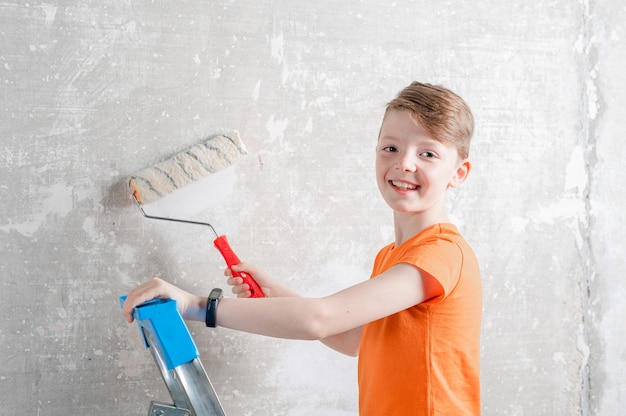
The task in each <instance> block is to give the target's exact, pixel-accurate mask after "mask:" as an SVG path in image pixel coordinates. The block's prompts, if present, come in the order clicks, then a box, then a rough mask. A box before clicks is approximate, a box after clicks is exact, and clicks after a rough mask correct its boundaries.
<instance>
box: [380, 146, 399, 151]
mask: <svg viewBox="0 0 626 416" xmlns="http://www.w3.org/2000/svg"><path fill="white" fill-rule="evenodd" d="M382 150H383V151H385V152H390V153H393V152H397V151H398V148H397V147H395V146H391V145H389V146H383V147H382Z"/></svg>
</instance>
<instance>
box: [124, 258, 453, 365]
mask: <svg viewBox="0 0 626 416" xmlns="http://www.w3.org/2000/svg"><path fill="white" fill-rule="evenodd" d="M442 293H443V289H442V287H441V285H439V283H438V282H437V281H436V280H435V279H434V278H432V277H430V276H428V275H425V274H422V273H421V272H420V271H419V269H417V268H416V267H414V266H411V265H408V264H398V265H396V266H394V267H392V268H391V269H389V270H387V271H386V272H384V273H382V274H380V275H378V276H376V277H374V278H372V279H369V280H367V281H364V282H362V283H359V284H357V285H354V286H351V287H349V288H347V289H344V290H342V291H340V292H337V293H335V294H333V295H330V296H327V297H324V298H302V297H272V298H255V299H238V298H224V299H222V300H221V301H220V303H219V307H218V308H217V324H218V325H219V326H223V327H227V328H231V329H236V330H239V331H245V332H250V333H255V334H260V335H266V336H272V337H278V338H292V339H303V340H324V339H327V340H328V342H329V344H332V345H334V346H335V347H338V346H339V345H340V344H342V343H343V342H345V344H344V346H349V347H351V348H352V350H351V351H352V352H353V353H354V348H356V347H355V345H356V344H355V340H356V338H357V336H356V335H357V334H360V329H359V328H360V327H361V326H362V325H364V324H366V323H368V322H372V321H375V320H377V319H380V318H383V317H385V316H388V315H391V314H394V313H396V312H399V311H401V310H404V309H407V308H410V307H411V306H414V305H416V304H418V303H421V302H423V301H425V300H428V299H431V298H433V297H435V296H438V295H440V294H442ZM155 297H161V298H164V297H168V298H174V299H176V300H178V308H179V310H180V311H181V313H182V315H183V317H185V318H186V319H194V320H200V321H202V320H204V316H205V308H206V297H204V296H195V295H192V294H190V293H187V292H185V291H182V290H181V289H179V288H177V287H175V286H173V285H171V284H169V283H167V282H164V281H162V280H160V279H151V280H149V281H147V282H146V283H144V284H142V285H141V286H139V287H137V288H135V289H133V290H132V291H131V292H130V293H129V294H128V297H127V299H126V301H125V302H124V307H123V313H124V315H125V316H126V319H127V320H128V321H129V322H131V321H132V316H131V313H132V310H133V308H134V307H135V306H137V305H138V304H140V303H141V302H144V301H146V300H149V299H152V298H155ZM340 341H341V342H340ZM342 351H349V349H345V350H344V349H342Z"/></svg>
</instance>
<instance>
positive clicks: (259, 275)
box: [224, 262, 297, 298]
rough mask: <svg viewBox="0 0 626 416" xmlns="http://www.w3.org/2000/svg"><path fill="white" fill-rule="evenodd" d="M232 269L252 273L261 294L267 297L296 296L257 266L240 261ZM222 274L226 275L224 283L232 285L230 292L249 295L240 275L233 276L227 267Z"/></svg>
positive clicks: (243, 295) (247, 296)
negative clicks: (226, 278)
mask: <svg viewBox="0 0 626 416" xmlns="http://www.w3.org/2000/svg"><path fill="white" fill-rule="evenodd" d="M232 269H233V270H234V271H235V272H239V273H246V274H249V275H252V276H253V277H254V280H256V282H257V283H258V284H259V286H260V287H261V290H262V291H263V294H264V295H265V297H267V298H271V297H282V296H297V295H296V294H295V293H294V292H292V291H291V290H289V289H287V288H285V287H284V286H282V285H280V284H279V283H278V282H276V281H275V280H274V279H272V277H271V276H270V275H269V274H267V273H266V272H265V271H263V270H262V269H261V268H259V267H257V266H254V265H252V264H248V263H245V262H241V263H239V264H237V265H235V266H233V267H232ZM224 276H226V277H228V280H227V281H226V283H228V285H229V286H232V292H233V293H234V294H235V295H237V297H238V298H249V297H250V295H251V293H250V287H249V286H248V285H247V284H244V283H243V279H242V278H241V277H233V273H232V271H231V270H230V269H228V268H226V270H224Z"/></svg>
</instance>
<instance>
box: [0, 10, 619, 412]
mask: <svg viewBox="0 0 626 416" xmlns="http://www.w3.org/2000/svg"><path fill="white" fill-rule="evenodd" d="M625 32H626V7H625V6H624V5H623V3H622V2H621V1H619V0H580V1H565V0H542V1H538V2H526V1H514V2H502V1H496V0H487V1H481V2H466V1H461V0H458V1H448V2H427V1H417V2H416V1H408V0H398V1H395V2H391V3H388V2H387V3H381V4H373V3H372V2H363V1H358V0H345V1H342V2H333V1H317V2H310V1H281V0H273V1H269V0H268V1H250V0H241V1H235V0H231V1H211V2H208V1H201V0H180V1H176V2H166V1H158V0H157V1H111V0H105V1H102V0H98V1H95V0H84V1H56V0H48V2H39V1H32V2H28V3H24V2H7V1H2V0H0V141H1V143H2V146H1V148H0V247H1V251H0V274H1V276H2V277H1V292H0V402H1V403H2V409H0V414H7V415H8V414H18V413H19V414H27V415H59V416H60V415H67V414H76V415H79V414H80V415H108V414H123V415H134V414H137V415H141V414H146V413H147V408H148V405H149V402H150V401H151V400H160V401H168V400H169V398H168V395H167V390H166V389H165V387H164V384H163V383H162V381H161V379H160V375H159V373H158V371H157V369H156V367H155V366H154V363H153V361H152V358H151V357H150V355H149V354H148V353H147V352H146V351H145V350H144V349H143V348H142V346H141V340H140V338H139V334H138V331H137V328H136V326H134V325H127V324H126V323H125V321H124V320H123V319H122V317H121V315H120V313H119V304H118V296H119V295H121V294H124V293H126V292H127V291H128V290H129V289H130V288H132V287H134V286H135V285H136V284H138V283H139V282H141V281H143V280H145V279H146V278H148V277H151V276H153V275H159V276H161V277H163V278H165V279H167V280H170V281H172V282H174V283H176V284H178V285H180V286H182V287H184V288H186V289H188V290H192V291H196V292H198V293H208V291H209V290H210V288H212V287H214V286H222V287H225V286H226V285H225V284H224V280H223V276H222V270H223V266H222V262H221V259H220V258H219V255H218V254H217V253H216V251H215V250H214V249H213V248H212V247H211V245H212V239H211V236H210V235H207V233H206V232H205V230H204V229H202V228H200V229H196V228H195V227H187V226H181V225H170V224H164V223H155V222H150V221H147V220H145V219H143V218H142V217H141V215H140V214H139V212H138V210H137V209H136V207H135V206H134V205H133V203H132V199H131V197H130V195H129V193H128V191H127V189H126V186H125V179H126V178H127V177H128V175H130V174H132V173H133V172H135V171H137V170H140V169H142V168H144V167H147V166H150V165H152V164H153V163H155V162H156V161H158V160H159V159H161V158H164V157H168V156H170V155H172V154H173V153H176V152H178V151H180V150H182V149H184V148H186V147H188V146H190V145H192V144H195V143H196V142H198V141H199V140H200V139H201V138H202V137H203V135H204V134H207V133H212V132H215V131H216V130H218V129H221V128H234V129H238V130H239V131H240V133H241V135H242V137H243V139H244V141H245V142H246V145H247V147H248V150H249V154H248V155H247V156H246V158H245V159H244V160H243V161H242V162H241V163H239V164H238V165H237V167H236V176H237V179H236V180H237V182H236V189H235V191H234V192H232V193H231V194H230V195H228V196H227V197H226V198H225V200H224V201H223V203H222V204H219V205H217V206H216V207H214V208H211V209H210V210H207V211H204V212H202V213H200V214H198V219H207V220H210V221H211V222H212V223H213V224H214V225H215V226H216V228H218V229H219V230H220V231H222V232H224V233H226V234H228V236H229V239H230V241H231V242H232V244H233V246H234V248H235V249H236V251H238V253H239V254H240V256H241V257H243V258H245V259H246V260H248V261H250V262H254V263H257V264H260V265H263V266H264V267H265V268H266V269H267V270H269V271H271V272H272V273H274V274H275V275H276V276H280V277H281V278H282V279H284V280H285V281H286V282H287V283H288V284H289V285H290V286H292V287H293V288H294V289H296V290H298V291H299V292H301V293H303V294H307V295H312V296H315V295H323V294H327V293H330V292H332V291H335V290H338V289H340V288H343V287H345V286H347V285H350V284H352V283H355V282H358V281H360V280H362V279H365V278H367V277H368V275H369V270H370V266H371V262H372V260H373V256H374V254H375V253H376V251H377V250H378V249H379V248H380V247H381V246H382V245H383V244H385V243H387V242H389V241H390V240H391V238H392V226H391V216H390V213H389V212H388V211H387V209H386V207H385V206H384V203H383V202H382V201H381V200H380V199H379V197H378V195H377V190H376V186H375V182H374V177H373V156H374V151H373V149H374V145H375V140H376V135H377V130H378V127H379V123H380V119H381V115H382V111H383V108H384V105H385V103H386V102H387V100H389V99H390V98H391V97H392V96H393V95H394V94H395V93H396V92H397V91H398V90H399V89H401V88H402V87H404V86H405V85H406V84H408V83H409V82H410V81H411V80H414V79H417V80H422V81H428V82H433V83H442V84H444V85H446V86H448V87H450V88H452V89H453V90H455V91H457V92H458V93H460V94H461V95H462V96H463V97H465V98H466V99H467V101H468V102H469V103H470V105H471V106H472V108H473V110H474V112H475V115H476V119H477V124H478V126H477V131H476V136H475V141H474V144H473V148H472V158H473V161H474V170H473V172H472V175H471V178H470V181H469V182H468V183H467V184H466V185H465V186H464V187H463V188H462V189H460V190H457V191H455V192H454V193H452V194H451V195H450V210H451V213H452V216H453V218H454V220H455V221H456V223H457V224H458V225H459V226H460V227H461V229H462V230H463V232H464V234H465V235H466V237H467V239H468V240H469V241H470V242H471V243H472V244H473V246H474V247H475V249H476V251H477V253H478V256H479V258H480V260H481V265H482V268H483V279H484V300H485V302H484V325H483V347H482V359H483V363H482V374H483V377H482V392H483V393H482V394H483V402H484V404H483V409H484V414H485V415H533V416H534V415H573V414H580V415H615V414H619V412H620V411H623V409H624V408H626V379H625V378H624V374H626V358H625V357H626V347H625V345H626V325H624V323H625V321H626V319H625V318H626V304H625V303H624V301H623V299H624V298H625V297H626V283H625V280H624V278H623V276H624V275H626V265H625V264H624V262H623V253H624V250H625V249H626V240H625V238H626V237H625V235H626V233H625V232H624V230H625V229H626V226H625V222H626V214H624V209H623V208H624V206H625V204H626V194H625V191H624V187H623V186H622V185H620V183H621V180H622V177H621V174H622V173H623V166H622V164H623V163H622V159H623V155H624V154H626V145H625V144H624V141H623V140H622V137H621V134H623V130H624V119H625V118H624V109H625V108H626V91H625V89H624V83H623V74H624V73H626V44H625V39H626V33H625ZM190 328H191V329H192V331H193V333H194V335H195V337H196V341H197V343H198V345H199V346H200V349H201V357H202V359H203V362H204V364H205V367H206V368H207V371H208V373H209V374H210V377H211V379H212V381H213V383H214V385H215V387H216V390H217V392H218V395H219V396H220V398H221V400H222V401H223V403H224V406H225V408H226V410H227V412H228V414H229V415H234V416H237V415H241V416H244V415H296V416H305V415H320V414H322V415H330V416H343V415H356V414H357V410H356V399H357V395H356V361H355V360H354V359H352V358H348V357H343V356H340V355H338V354H336V353H334V352H332V351H329V350H327V349H325V348H324V347H323V346H321V345H319V344H317V343H310V342H290V341H282V340H274V339H268V338H262V337H256V336H251V335H247V334H240V333H235V332H232V331H228V330H224V329H218V330H214V331H208V330H206V329H205V328H202V326H200V325H195V324H191V325H190Z"/></svg>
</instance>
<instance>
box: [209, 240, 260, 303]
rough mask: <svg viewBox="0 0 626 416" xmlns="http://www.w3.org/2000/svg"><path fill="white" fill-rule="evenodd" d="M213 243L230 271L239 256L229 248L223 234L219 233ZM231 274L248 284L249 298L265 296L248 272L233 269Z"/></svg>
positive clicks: (238, 261)
mask: <svg viewBox="0 0 626 416" xmlns="http://www.w3.org/2000/svg"><path fill="white" fill-rule="evenodd" d="M213 244H215V247H217V249H218V250H219V252H220V253H221V254H222V257H224V260H226V265H227V266H228V268H229V269H231V271H232V267H233V266H236V265H237V264H239V263H241V260H239V257H237V255H236V254H235V252H234V251H233V249H232V248H230V244H228V240H227V239H226V236H225V235H221V236H219V237H217V238H216V239H215V241H213ZM233 276H234V277H241V278H242V279H243V282H244V283H247V284H248V286H249V287H250V293H251V295H250V297H251V298H264V297H265V295H264V294H263V291H262V290H261V287H260V286H259V284H258V283H257V282H256V280H254V278H253V277H252V276H251V275H249V274H248V273H240V272H235V271H233Z"/></svg>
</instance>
